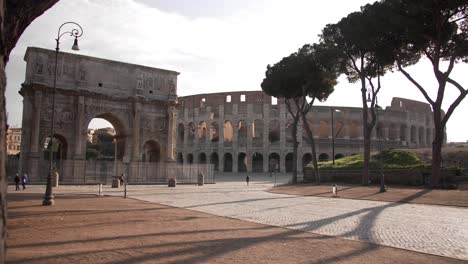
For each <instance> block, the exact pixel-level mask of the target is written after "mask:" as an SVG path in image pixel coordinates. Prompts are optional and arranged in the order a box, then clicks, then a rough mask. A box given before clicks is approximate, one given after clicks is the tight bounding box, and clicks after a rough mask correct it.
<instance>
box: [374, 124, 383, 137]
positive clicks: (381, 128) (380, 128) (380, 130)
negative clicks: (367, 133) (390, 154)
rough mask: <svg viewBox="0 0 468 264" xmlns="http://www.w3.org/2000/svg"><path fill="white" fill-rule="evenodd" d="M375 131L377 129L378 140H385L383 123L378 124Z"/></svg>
mask: <svg viewBox="0 0 468 264" xmlns="http://www.w3.org/2000/svg"><path fill="white" fill-rule="evenodd" d="M375 129H376V132H377V138H378V139H383V138H384V134H383V132H384V131H383V130H384V124H383V123H378V124H377V126H376V128H375Z"/></svg>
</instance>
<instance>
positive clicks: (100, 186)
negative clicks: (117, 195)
mask: <svg viewBox="0 0 468 264" xmlns="http://www.w3.org/2000/svg"><path fill="white" fill-rule="evenodd" d="M98 195H99V196H102V183H99V184H98Z"/></svg>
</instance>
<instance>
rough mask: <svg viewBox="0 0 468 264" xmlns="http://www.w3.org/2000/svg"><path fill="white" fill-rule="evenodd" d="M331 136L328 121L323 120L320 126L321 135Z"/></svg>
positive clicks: (322, 136) (321, 136) (323, 136)
mask: <svg viewBox="0 0 468 264" xmlns="http://www.w3.org/2000/svg"><path fill="white" fill-rule="evenodd" d="M329 136H331V130H330V128H329V125H328V122H327V121H324V120H321V121H320V127H319V137H320V138H328V137H329Z"/></svg>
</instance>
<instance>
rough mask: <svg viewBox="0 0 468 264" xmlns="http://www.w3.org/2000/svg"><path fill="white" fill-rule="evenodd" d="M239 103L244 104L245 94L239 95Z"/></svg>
mask: <svg viewBox="0 0 468 264" xmlns="http://www.w3.org/2000/svg"><path fill="white" fill-rule="evenodd" d="M240 101H241V102H245V94H241V95H240Z"/></svg>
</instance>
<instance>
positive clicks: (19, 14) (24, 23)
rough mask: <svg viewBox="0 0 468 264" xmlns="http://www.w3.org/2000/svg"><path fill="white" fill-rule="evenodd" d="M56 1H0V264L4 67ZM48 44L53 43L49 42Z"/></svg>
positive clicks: (0, 253) (1, 248)
mask: <svg viewBox="0 0 468 264" xmlns="http://www.w3.org/2000/svg"><path fill="white" fill-rule="evenodd" d="M58 1H59V0H42V1H36V0H0V137H1V140H0V263H4V262H5V259H6V236H7V229H6V224H7V204H6V192H7V186H8V182H7V175H6V171H5V167H6V128H7V120H6V109H5V89H6V75H5V66H6V64H7V62H8V59H9V56H10V52H11V51H12V50H13V48H14V47H15V45H16V42H17V41H18V39H19V38H20V36H21V34H23V32H24V30H25V29H26V28H27V27H28V26H29V24H30V23H31V22H32V21H33V20H34V19H35V18H37V17H38V16H40V15H42V13H44V12H45V11H46V10H47V9H49V8H50V7H52V6H53V5H54V4H55V3H57V2H58ZM51 43H54V42H53V40H51Z"/></svg>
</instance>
